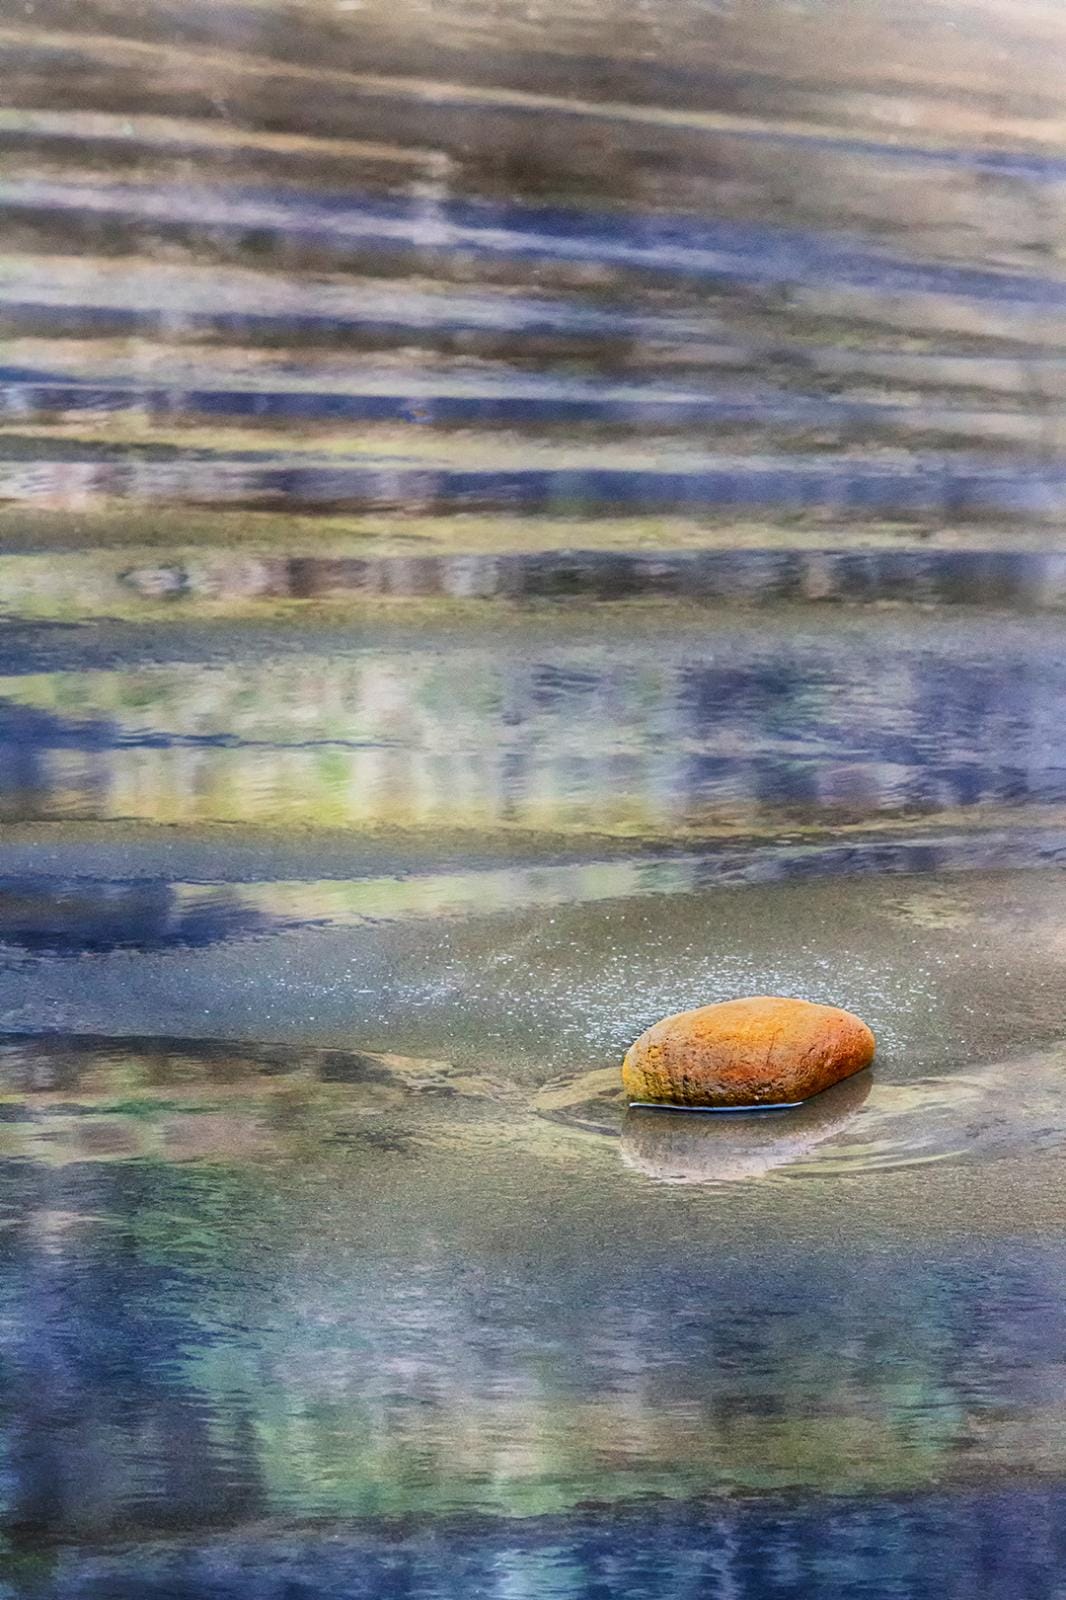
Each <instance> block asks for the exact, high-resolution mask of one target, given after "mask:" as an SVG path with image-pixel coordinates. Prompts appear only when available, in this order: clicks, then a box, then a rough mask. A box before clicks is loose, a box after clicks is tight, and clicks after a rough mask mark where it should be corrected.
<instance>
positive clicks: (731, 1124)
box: [621, 1072, 872, 1183]
mask: <svg viewBox="0 0 1066 1600" xmlns="http://www.w3.org/2000/svg"><path fill="white" fill-rule="evenodd" d="M871 1084H872V1079H871V1075H870V1073H869V1072H862V1073H859V1074H857V1075H856V1076H855V1077H853V1078H849V1079H847V1080H845V1082H843V1083H838V1084H836V1085H835V1086H834V1087H833V1088H832V1089H827V1090H826V1091H825V1092H824V1094H819V1095H816V1096H815V1097H814V1099H813V1100H809V1101H807V1103H806V1104H805V1105H802V1106H796V1107H794V1108H793V1109H792V1110H789V1111H776V1112H775V1111H760V1112H718V1113H715V1112H706V1111H703V1112H701V1111H678V1110H675V1109H669V1110H666V1109H664V1110H659V1109H656V1110H650V1109H645V1108H642V1107H635V1106H631V1107H630V1108H629V1109H628V1110H627V1112H626V1115H625V1121H624V1123H623V1125H622V1143H621V1152H622V1160H623V1161H624V1162H625V1163H626V1165H627V1166H629V1167H632V1168H633V1170H634V1171H636V1172H640V1173H643V1174H644V1175H645V1176H646V1177H649V1178H655V1179H657V1180H658V1181H659V1182H660V1183H735V1182H740V1181H743V1180H745V1179H748V1178H760V1177H763V1176H764V1175H765V1174H766V1173H768V1172H773V1171H774V1170H775V1169H776V1168H778V1167H787V1166H789V1165H791V1164H792V1163H793V1162H794V1161H797V1160H800V1159H802V1157H804V1156H806V1155H809V1154H810V1152H811V1151H812V1150H814V1148H815V1147H816V1146H817V1145H820V1144H822V1143H824V1142H825V1141H826V1140H828V1139H833V1138H835V1137H837V1136H838V1135H839V1134H842V1133H844V1132H845V1131H846V1129H847V1128H848V1126H849V1124H850V1123H851V1122H852V1121H853V1119H854V1118H855V1116H856V1114H857V1112H858V1111H859V1110H860V1108H861V1107H862V1106H863V1105H864V1103H865V1102H866V1100H867V1098H868V1096H869V1094H870V1088H871Z"/></svg>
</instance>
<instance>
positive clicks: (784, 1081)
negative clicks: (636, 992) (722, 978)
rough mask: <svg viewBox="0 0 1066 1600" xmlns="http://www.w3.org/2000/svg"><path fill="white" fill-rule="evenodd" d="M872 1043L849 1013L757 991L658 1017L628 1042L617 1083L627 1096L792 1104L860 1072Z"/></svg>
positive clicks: (693, 1102)
mask: <svg viewBox="0 0 1066 1600" xmlns="http://www.w3.org/2000/svg"><path fill="white" fill-rule="evenodd" d="M874 1048H875V1044H874V1036H873V1034H872V1033H871V1032H870V1030H869V1028H868V1027H867V1026H866V1024H865V1022H863V1021H861V1020H860V1018H858V1017H856V1016H853V1015H852V1013H851V1012H850V1011H841V1010H840V1009H839V1008H838V1007H837V1006H817V1005H813V1004H812V1003H811V1001H809V1000H784V999H781V998H780V997H778V996H773V995H758V996H755V997H754V998H751V999H746V1000H725V1001H722V1003H721V1004H720V1005H715V1006H701V1007H700V1008H699V1010H698V1011H680V1012H678V1014H677V1015H676V1016H673V1017H664V1018H663V1020H662V1021H661V1022H657V1023H655V1025H654V1027H651V1028H649V1029H648V1031H647V1032H646V1033H642V1034H641V1036H640V1038H639V1039H638V1040H637V1041H636V1043H635V1044H634V1045H631V1046H630V1048H629V1051H628V1053H627V1055H626V1058H625V1060H624V1061H623V1063H622V1084H623V1087H624V1088H625V1092H626V1096H627V1098H628V1099H629V1100H630V1101H631V1102H645V1103H647V1102H651V1103H654V1104H657V1105H675V1106H758V1105H793V1104H795V1103H797V1102H798V1101H801V1100H809V1099H810V1098H811V1096H812V1095H816V1094H821V1092H822V1090H823V1089H828V1088H829V1086H830V1084H833V1083H839V1082H840V1080H841V1078H849V1077H850V1076H851V1074H852V1073H853V1072H861V1071H862V1069H863V1067H868V1066H869V1065H870V1062H871V1061H872V1060H873V1054H874Z"/></svg>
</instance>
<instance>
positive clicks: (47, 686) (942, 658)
mask: <svg viewBox="0 0 1066 1600" xmlns="http://www.w3.org/2000/svg"><path fill="white" fill-rule="evenodd" d="M1062 676H1063V675H1062V671H1061V670H1060V664H1059V663H1058V662H1057V661H1056V660H1054V659H1051V658H1048V656H1047V655H1046V653H1045V654H1044V655H1042V657H1041V660H1040V661H1039V663H1038V662H1037V661H1036V660H1035V659H1030V656H1029V655H1028V653H1027V652H1025V651H1021V652H1017V653H1014V654H1012V655H1009V656H1004V657H1002V658H1001V659H999V660H996V661H993V660H991V659H988V658H986V657H985V656H984V655H980V656H978V657H976V658H975V657H974V656H972V655H971V654H970V653H969V652H959V653H957V654H956V653H955V652H953V651H950V650H947V649H937V650H929V651H922V650H918V649H908V648H906V647H897V648H893V649H871V650H870V651H869V652H866V651H861V650H859V649H857V648H856V646H855V643H854V641H853V640H852V639H850V638H844V639H843V640H842V641H841V643H840V644H839V645H837V644H835V642H834V640H833V639H832V636H828V637H827V638H826V639H825V641H824V643H823V644H822V646H821V647H820V648H819V649H818V650H817V651H816V652H815V651H813V650H811V649H810V648H808V647H807V646H805V645H801V644H782V645H780V646H775V647H774V648H773V649H772V650H771V649H761V648H759V647H758V646H753V645H752V644H750V643H748V644H746V645H744V646H743V647H741V648H739V649H738V648H737V647H736V646H734V647H733V648H732V649H731V651H730V652H729V654H728V655H723V653H722V652H721V651H717V650H715V649H713V648H705V647H702V646H701V647H700V648H699V649H697V650H692V649H674V648H672V647H670V646H664V647H663V648H662V649H658V650H653V649H650V648H648V647H646V646H640V647H636V646H628V647H627V646H625V645H624V644H622V645H620V646H619V647H617V648H612V650H611V651H610V653H609V654H607V653H604V652H600V651H598V650H596V649H594V648H582V647H573V646H569V647H560V648H558V649H556V650H553V651H544V650H541V651H538V652H537V653H535V654H532V655H530V656H527V655H525V654H524V653H520V654H518V655H515V656H508V655H505V654H503V653H500V652H498V651H496V650H489V649H482V648H476V647H475V648H469V649H467V648H462V649H458V650H452V651H448V652H446V653H444V654H440V655H438V654H436V653H430V652H426V653H425V654H424V655H415V654H411V653H404V654H401V653H393V652H389V651H381V652H378V653H376V654H374V655H367V656H366V657H359V656H351V657H347V658H346V657H339V658H334V659H332V660H326V659H324V658H319V657H314V658H310V659H309V658H306V657H302V658H299V659H297V660H292V659H290V658H288V657H286V658H284V659H278V660H269V659H268V660H267V661H265V662H264V663H263V664H262V666H261V668H260V671H259V673H258V676H257V678H256V679H255V681H254V683H253V682H251V681H250V680H249V676H248V673H247V672H246V671H245V669H244V668H243V666H241V665H232V666H214V665H211V666H205V665H191V664H190V665H187V666H186V665H168V666H164V667H151V668H133V667H131V668H128V669H122V670H116V671H112V672H90V673H84V674H76V673H56V674H52V675H42V676H38V677H32V678H26V679H10V678H9V679H8V680H7V681H6V684H5V689H6V693H7V698H6V699H5V701H4V702H3V703H2V704H3V706H4V707H6V708H7V709H6V711H3V713H2V714H3V715H4V716H6V718H7V726H8V728H9V730H10V731H9V733H8V742H9V745H10V748H11V749H12V752H13V761H12V763H11V764H10V765H9V766H8V768H7V769H6V772H7V773H8V774H10V775H9V776H8V777H7V779H6V781H7V783H8V784H12V785H14V787H15V794H14V795H13V796H12V798H11V799H10V800H9V801H8V808H9V810H11V812H12V814H13V815H18V814H20V810H19V808H22V809H23V811H25V810H28V811H29V814H37V815H39V814H41V813H42V812H43V813H44V814H46V815H55V814H59V815H64V814H70V813H72V812H73V813H75V814H76V813H79V812H82V811H84V812H86V813H87V814H89V815H105V816H107V815H122V816H128V815H132V816H142V817H147V818H151V819H153V820H159V821H166V820H173V821H185V820H196V819H198V818H204V819H206V818H224V819H228V818H233V819H238V818H239V819H243V820H259V819H262V820H271V819H274V818H278V817H285V816H291V817H294V818H295V817H301V818H305V819H311V820H314V821H317V822H321V823H329V822H336V823H342V824H343V823H347V824H352V823H364V824H367V825H377V824H380V823H381V822H389V823H392V824H408V825H415V826H420V825H434V824H439V823H440V822H442V821H447V822H448V823H449V824H452V825H454V824H455V823H457V822H458V823H461V824H464V825H466V826H476V825H479V824H480V825H488V826H491V825H494V824H497V823H499V822H502V821H507V822H511V823H517V824H520V825H523V826H530V827H536V826H544V827H549V828H550V827H560V826H574V825H576V826H580V827H586V828H587V827H594V826H620V825H623V826H643V827H648V828H664V827H665V828H668V827H670V826H672V825H674V824H675V823H676V822H678V821H684V822H687V823H691V824H696V825H698V824H699V823H700V822H701V821H703V822H706V821H721V822H728V823H730V824H731V825H739V826H745V825H746V826H748V827H751V826H756V825H758V826H761V825H762V822H763V819H764V818H773V817H774V816H775V815H777V816H784V817H790V816H796V815H800V816H803V817H805V818H809V819H811V820H819V819H823V820H827V821H831V820H832V819H833V818H834V817H838V816H847V817H849V818H852V817H854V818H862V817H864V816H872V815H876V814H878V813H882V814H892V813H894V812H899V811H905V810H908V809H909V810H919V811H935V810H941V809H945V808H954V807H956V806H972V805H980V804H983V803H986V802H1011V801H1018V800H1025V799H1035V800H1041V801H1057V800H1059V799H1061V798H1062V794H1063V788H1064V776H1066V775H1064V772H1063V769H1062V768H1061V765H1060V764H1059V762H1058V757H1057V755H1056V751H1057V749H1058V745H1057V742H1056V741H1055V739H1054V737H1053V733H1054V728H1055V726H1056V718H1057V715H1058V711H1057V707H1058V702H1059V698H1060V695H1061V688H1062ZM27 785H28V786H29V787H28V789H27ZM12 808H13V809H12Z"/></svg>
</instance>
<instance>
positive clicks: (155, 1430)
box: [0, 1062, 1066, 1545]
mask: <svg viewBox="0 0 1066 1600" xmlns="http://www.w3.org/2000/svg"><path fill="white" fill-rule="evenodd" d="M237 1065H238V1063H234V1064H233V1070H236V1067H237ZM276 1066H277V1063H276V1062H275V1063H273V1064H272V1066H271V1068H270V1072H271V1073H272V1072H273V1071H274V1070H276ZM181 1070H182V1071H183V1072H184V1071H185V1070H187V1069H186V1068H185V1067H183V1068H182V1069H181ZM190 1070H191V1069H190ZM128 1114H129V1115H133V1112H132V1111H131V1112H129V1113H128ZM325 1148H326V1147H325V1146H324V1145H323V1143H322V1142H321V1140H319V1141H317V1143H314V1144H311V1145H309V1147H308V1161H309V1162H310V1163H311V1166H310V1168H309V1170H308V1174H307V1175H308V1176H311V1178H312V1182H311V1183H310V1185H309V1186H308V1187H306V1188H305V1186H304V1184H303V1182H302V1181H297V1171H296V1166H294V1165H293V1164H285V1165H278V1164H277V1163H275V1164H273V1165H272V1166H268V1167H265V1168H264V1167H256V1166H252V1165H245V1166H241V1165H239V1164H238V1163H237V1161H236V1160H232V1161H230V1162H229V1163H228V1164H225V1165H214V1166H207V1165H193V1166H189V1167H183V1168H180V1169H179V1168H176V1167H170V1166H167V1165H165V1164H162V1163H159V1162H155V1161H150V1160H148V1161H146V1160H138V1161H132V1162H126V1163H123V1162H115V1161H112V1162H108V1163H102V1164H95V1165H91V1166H89V1165H85V1164H79V1165H74V1166H67V1167H58V1168H51V1169H49V1168H46V1167H44V1166H43V1165H38V1164H35V1163H27V1162H21V1163H8V1164H7V1165H6V1166H5V1167H3V1168H0V1184H2V1186H3V1192H2V1193H0V1204H2V1205H3V1207H4V1209H5V1211H6V1212H7V1214H8V1215H10V1216H12V1217H13V1218H15V1219H17V1220H16V1223H15V1225H14V1226H12V1227H10V1228H8V1229H5V1230H4V1231H3V1233H2V1235H0V1249H2V1251H3V1267H4V1270H3V1273H2V1274H0V1336H2V1338H3V1343H4V1348H3V1355H4V1358H5V1359H4V1371H5V1374H6V1376H5V1384H6V1386H7V1396H6V1398H7V1410H6V1416H7V1422H6V1425H5V1432H4V1438H3V1452H4V1475H5V1478H6V1481H7V1482H8V1483H9V1484H10V1492H9V1495H8V1506H9V1510H8V1513H7V1525H8V1528H9V1530H10V1531H11V1533H12V1534H14V1535H17V1536H18V1537H19V1538H20V1539H21V1540H22V1541H23V1543H24V1544H27V1545H28V1544H34V1545H41V1544H50V1543H51V1542H52V1541H54V1540H55V1539H57V1538H60V1537H63V1538H66V1537H69V1536H72V1535H73V1536H79V1535H84V1536H86V1537H92V1536H94V1535H96V1534H99V1533H100V1532H102V1531H104V1530H106V1529H113V1528H117V1527H119V1526H120V1525H121V1526H133V1527H134V1528H138V1529H143V1530H145V1531H148V1530H154V1531H165V1530H166V1529H168V1528H173V1527H176V1526H195V1527H201V1528H202V1527H209V1526H211V1525H213V1524H215V1523H218V1522H222V1523H226V1524H231V1523H234V1522H240V1521H242V1520H246V1519H248V1518H250V1517H260V1516H262V1515H266V1514H270V1515H277V1514H281V1515H287V1516H293V1517H301V1516H314V1517H318V1516H323V1517H326V1518H346V1517H347V1518H351V1517H355V1518H364V1517H365V1518H376V1517H380V1516H392V1515H396V1516H407V1515H410V1514H417V1515H419V1516H425V1517H428V1516H435V1515H441V1516H448V1515H451V1514H453V1513H455V1512H456V1511H458V1510H460V1509H462V1508H464V1507H465V1508H470V1509H488V1510H493V1511H504V1512H516V1511H522V1512H525V1513H537V1514H540V1515H545V1514H547V1513H550V1512H553V1511H555V1510H559V1509H563V1508H566V1507H572V1506H574V1505H575V1504H578V1503H580V1502H582V1501H596V1500H608V1501H617V1500H631V1499H633V1498H635V1497H638V1496H640V1495H644V1494H649V1493H657V1492H667V1493H670V1494H672V1495H677V1494H688V1495H692V1494H711V1493H717V1492H720V1491H722V1490H737V1489H747V1490H758V1491H761V1492H766V1491H772V1490H775V1489H782V1490H785V1489H797V1488H804V1489H808V1490H811V1489H832V1490H834V1491H835V1492H839V1491H841V1490H843V1489H847V1488H853V1489H856V1490H858V1489H863V1490H866V1491H869V1490H871V1489H889V1488H892V1489H903V1488H911V1489H914V1488H921V1487H926V1486H928V1485H929V1484H931V1483H934V1482H942V1481H945V1480H950V1479H951V1478H952V1476H953V1475H954V1474H955V1473H957V1472H965V1473H970V1472H972V1471H973V1470H974V1466H975V1454H974V1452H975V1444H974V1441H975V1440H979V1441H980V1444H979V1446H978V1447H977V1448H978V1449H979V1452H980V1459H981V1460H985V1459H986V1458H987V1460H988V1461H990V1462H995V1463H996V1464H1004V1463H1005V1462H1007V1461H1015V1462H1016V1463H1020V1464H1023V1465H1024V1463H1025V1460H1026V1459H1027V1458H1026V1455H1025V1438H1026V1419H1027V1418H1029V1417H1030V1416H1032V1415H1033V1413H1034V1411H1036V1410H1042V1411H1043V1412H1044V1414H1045V1421H1044V1424H1043V1427H1044V1434H1045V1437H1047V1438H1054V1437H1059V1444H1058V1446H1057V1448H1058V1450H1060V1451H1061V1442H1062V1437H1066V1434H1062V1435H1061V1436H1059V1435H1056V1434H1055V1431H1054V1430H1055V1427H1057V1426H1058V1422H1057V1421H1056V1422H1054V1423H1052V1422H1051V1421H1049V1420H1048V1419H1049V1418H1053V1419H1058V1418H1059V1416H1060V1410H1061V1402H1060V1400H1059V1399H1058V1398H1057V1395H1058V1389H1057V1377H1056V1374H1057V1367H1058V1359H1059V1350H1060V1347H1061V1337H1062V1332H1063V1312H1062V1306H1061V1300H1060V1297H1058V1296H1056V1295H1055V1294H1054V1293H1052V1291H1051V1290H1050V1289H1049V1287H1048V1285H1049V1284H1052V1283H1053V1282H1054V1281H1055V1272H1056V1270H1057V1269H1056V1265H1055V1263H1054V1262H1053V1261H1048V1260H1045V1259H1043V1258H1041V1257H1038V1256H1037V1255H1033V1256H1028V1255H1026V1254H1025V1253H1024V1252H1023V1254H1022V1256H1020V1257H1018V1258H1017V1259H1016V1260H1015V1261H1014V1264H1013V1265H1012V1267H1011V1268H1010V1269H1009V1270H1005V1269H998V1268H995V1267H992V1268H990V1265H989V1262H988V1261H987V1260H985V1259H984V1258H982V1257H980V1256H975V1257H974V1258H973V1259H972V1260H962V1261H955V1262H954V1263H952V1264H947V1265H945V1264H941V1263H938V1262H936V1261H930V1262H928V1263H926V1264H924V1265H921V1266H918V1267H915V1265H914V1264H913V1263H912V1262H911V1261H910V1260H909V1259H908V1260H900V1261H898V1262H893V1261H891V1260H889V1261H886V1260H884V1259H881V1258H879V1260H878V1263H877V1270H876V1271H873V1270H867V1267H868V1265H869V1264H868V1263H864V1260H863V1259H856V1260H849V1261H847V1262H845V1261H842V1260H837V1259H834V1257H833V1256H832V1255H829V1254H821V1253H814V1254H808V1255H806V1256H805V1258H804V1259H803V1260H802V1261H793V1262H791V1263H789V1262H787V1261H783V1260H782V1258H781V1256H780V1254H779V1253H778V1252H776V1251H773V1250H772V1251H770V1252H769V1253H764V1252H761V1251H757V1252H756V1253H755V1254H754V1255H753V1256H751V1257H750V1259H745V1260H744V1262H743V1263H738V1262H732V1261H730V1260H728V1259H724V1260H723V1261H721V1262H720V1263H717V1262H714V1261H708V1260H706V1259H701V1260H700V1261H695V1260H693V1261H688V1262H686V1263H680V1262H678V1261H677V1260H676V1258H674V1257H673V1256H668V1255H665V1254H663V1253H662V1252H658V1253H653V1255H652V1256H651V1257H647V1258H642V1257H641V1256H639V1255H637V1256H634V1258H633V1259H631V1260H630V1261H629V1262H628V1263H627V1264H626V1267H625V1270H624V1271H623V1270H621V1268H619V1267H617V1266H615V1265H614V1264H611V1265H608V1264H607V1263H605V1262H604V1261H602V1260H600V1261H597V1262H596V1263H595V1264H592V1263H587V1264H585V1265H583V1266H582V1268H581V1270H573V1271H571V1270H566V1271H564V1272H562V1273H561V1274H556V1273H554V1272H551V1271H545V1272H540V1271H537V1270H534V1271H532V1272H531V1271H529V1269H528V1262H524V1264H523V1267H522V1270H521V1271H517V1270H516V1271H514V1272H512V1271H511V1270H510V1268H509V1266H508V1261H509V1260H510V1257H509V1256H507V1255H505V1256H504V1257H502V1258H501V1257H499V1255H498V1251H497V1250H496V1249H495V1247H494V1248H493V1249H491V1250H490V1251H489V1252H488V1253H487V1254H483V1253H482V1252H481V1251H480V1250H473V1251H472V1250H471V1249H470V1247H469V1244H468V1243H467V1244H464V1245H463V1246H462V1247H460V1246H459V1244H458V1242H457V1241H456V1240H454V1239H453V1238H452V1237H451V1235H450V1234H449V1232H448V1229H447V1228H446V1227H442V1224H441V1222H440V1221H439V1220H437V1217H436V1213H435V1212H434V1220H433V1221H432V1222H428V1221H424V1222H423V1223H421V1224H419V1225H418V1226H417V1227H415V1228H414V1229H413V1230H412V1229H411V1228H410V1227H409V1226H407V1224H406V1223H405V1221H404V1218H403V1217H400V1218H397V1216H396V1208H395V1205H394V1204H393V1202H392V1201H391V1200H390V1198H389V1196H390V1193H392V1186H393V1184H394V1183H395V1182H396V1181H397V1177H398V1174H397V1170H396V1165H395V1160H394V1157H393V1156H392V1155H390V1154H389V1153H388V1152H387V1151H385V1150H382V1151H381V1152H379V1153H378V1154H377V1155H375V1156H373V1158H371V1153H370V1152H369V1150H368V1151H367V1152H366V1154H365V1157H360V1158H359V1159H358V1160H350V1161H349V1162H348V1163H347V1164H345V1163H344V1162H341V1161H339V1160H338V1158H337V1156H336V1154H335V1153H334V1155H333V1156H331V1157H330V1158H329V1159H330V1162H331V1165H330V1168H329V1173H328V1175H327V1174H326V1171H325V1168H324V1167H322V1166H321V1163H322V1161H323V1160H324V1154H323V1152H324V1150H325ZM298 1165H299V1164H298ZM301 1170H303V1169H302V1166H301ZM419 1170H420V1169H419V1167H418V1166H417V1165H415V1166H411V1165H406V1164H405V1166H404V1168H403V1182H404V1183H405V1184H412V1183H414V1184H417V1183H419V1182H422V1181H423V1178H420V1177H419ZM464 1170H465V1171H467V1172H469V1165H468V1164H467V1165H466V1166H465V1167H464ZM322 1182H327V1183H328V1185H329V1187H330V1189H331V1190H336V1188H337V1185H340V1186H341V1187H340V1190H339V1191H338V1192H337V1193H336V1199H337V1201H338V1202H339V1209H338V1210H334V1211H333V1212H331V1213H330V1214H331V1215H332V1216H333V1218H334V1222H335V1221H336V1219H337V1218H338V1217H340V1216H344V1217H345V1218H346V1219H348V1220H347V1221H346V1222H345V1224H344V1229H343V1231H342V1232H341V1233H340V1234H337V1233H336V1232H335V1230H334V1228H333V1227H324V1226H323V1211H322V1204H323V1191H322V1189H321V1183H322ZM431 1186H432V1184H431ZM449 1203H450V1202H449ZM470 1203H471V1204H472V1205H476V1204H478V1199H477V1195H476V1193H475V1194H472V1195H471V1199H470ZM416 1211H417V1207H416ZM990 1285H991V1290H992V1292H990ZM1020 1305H1025V1306H1029V1307H1034V1306H1035V1307H1040V1308H1041V1309H1040V1314H1039V1316H1034V1317H1030V1318H1028V1319H1027V1321H1026V1323H1025V1341H1026V1342H1025V1346H1024V1349H1020V1348H1019V1346H1018V1343H1017V1339H1018V1333H1017V1329H1018V1322H1017V1317H1018V1307H1019V1306H1020ZM827 1326H831V1327H832V1337H831V1338H827V1337H826V1328H827ZM1054 1459H1055V1460H1057V1459H1058V1457H1057V1456H1055V1457H1054ZM1060 1465H1061V1463H1060Z"/></svg>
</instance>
